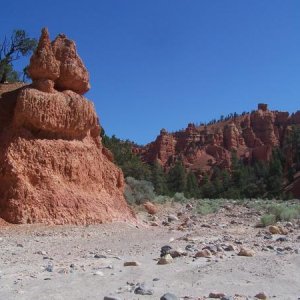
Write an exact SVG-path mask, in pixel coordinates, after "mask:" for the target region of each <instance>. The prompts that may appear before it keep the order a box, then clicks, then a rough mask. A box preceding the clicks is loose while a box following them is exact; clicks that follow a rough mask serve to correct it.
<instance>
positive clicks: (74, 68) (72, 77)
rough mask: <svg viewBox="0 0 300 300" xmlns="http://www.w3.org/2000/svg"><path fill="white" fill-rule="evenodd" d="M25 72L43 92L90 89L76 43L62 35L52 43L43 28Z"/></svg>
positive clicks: (78, 91) (87, 74)
mask: <svg viewBox="0 0 300 300" xmlns="http://www.w3.org/2000/svg"><path fill="white" fill-rule="evenodd" d="M28 73H29V75H30V77H31V78H32V80H33V81H34V84H35V87H36V88H37V89H39V90H42V91H45V92H54V89H53V87H54V86H55V88H56V89H57V90H59V91H65V90H71V91H73V92H75V93H77V94H80V95H82V94H84V93H86V92H87V91H88V90H89V89H90V83H89V73H88V71H87V69H86V67H85V66H84V64H83V62H82V60H81V58H80V57H79V56H78V54H77V50H76V45H75V43H74V42H73V41H72V40H70V39H68V38H67V37H66V36H65V35H64V34H60V35H58V37H57V38H56V39H55V40H54V41H53V42H52V43H51V41H50V38H49V33H48V30H47V29H46V28H43V29H42V35H41V38H40V40H39V44H38V47H37V50H36V51H35V53H34V54H33V56H32V57H31V59H30V65H29V68H28Z"/></svg>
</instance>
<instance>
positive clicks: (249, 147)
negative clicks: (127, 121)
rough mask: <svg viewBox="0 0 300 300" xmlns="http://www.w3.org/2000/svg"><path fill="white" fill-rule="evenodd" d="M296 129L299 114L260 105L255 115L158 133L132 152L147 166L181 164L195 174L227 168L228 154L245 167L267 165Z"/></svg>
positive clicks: (249, 114) (236, 116) (235, 116)
mask: <svg viewBox="0 0 300 300" xmlns="http://www.w3.org/2000/svg"><path fill="white" fill-rule="evenodd" d="M295 124H296V125H297V124H298V125H300V112H296V113H294V114H292V115H289V113H288V112H278V111H270V110H269V109H268V106H267V104H263V103H260V104H258V108H257V110H256V111H253V112H252V113H248V114H243V115H240V116H238V115H233V116H232V117H231V118H228V119H227V120H222V121H219V122H216V123H212V124H210V125H201V126H195V125H194V124H188V126H187V128H186V129H185V130H181V131H177V132H174V133H168V132H167V131H166V130H163V131H161V133H160V135H159V136H158V137H157V138H156V140H155V141H154V142H152V143H150V144H148V145H146V146H144V147H142V148H140V149H138V151H137V150H135V151H136V152H137V153H138V154H139V155H141V156H142V158H143V160H144V161H145V162H148V163H153V162H154V161H158V162H159V163H160V164H161V165H162V166H163V167H164V169H165V170H168V169H169V168H170V167H171V166H172V165H173V164H174V162H176V161H177V160H181V161H182V162H183V164H184V165H185V167H186V168H187V169H189V170H192V171H194V172H195V173H197V174H199V173H200V172H203V171H205V172H209V171H210V170H211V169H212V168H213V167H214V166H218V167H221V168H229V167H230V164H231V152H232V151H235V152H236V153H237V155H238V157H239V158H241V159H242V160H244V161H245V162H247V163H250V162H252V161H257V160H263V161H268V160H269V159H270V158H271V157H272V150H273V149H274V147H281V146H283V144H284V140H285V137H286V135H287V134H288V132H289V130H290V129H289V128H290V126H291V125H295Z"/></svg>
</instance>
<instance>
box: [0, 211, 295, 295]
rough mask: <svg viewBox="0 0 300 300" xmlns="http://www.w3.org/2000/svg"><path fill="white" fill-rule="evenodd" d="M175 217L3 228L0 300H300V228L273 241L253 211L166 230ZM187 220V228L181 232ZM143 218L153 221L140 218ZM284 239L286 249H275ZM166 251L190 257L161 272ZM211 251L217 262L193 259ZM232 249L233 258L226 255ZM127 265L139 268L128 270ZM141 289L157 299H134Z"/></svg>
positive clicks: (197, 220) (163, 215)
mask: <svg viewBox="0 0 300 300" xmlns="http://www.w3.org/2000/svg"><path fill="white" fill-rule="evenodd" d="M171 212H173V213H174V212H176V210H173V211H168V210H166V211H165V212H164V213H161V214H160V215H159V219H158V220H156V222H157V223H158V224H159V226H149V225H150V224H151V221H148V222H147V224H146V225H145V226H143V225H140V226H138V227H136V226H133V225H130V224H109V225H97V226H88V227H75V226H57V227H46V226H38V225H33V226H32V225H31V226H29V225H22V226H13V227H2V228H0V246H1V247H0V299H103V298H104V296H109V295H115V297H118V298H116V299H126V300H127V299H146V300H147V299H160V297H161V296H162V295H163V294H165V293H167V292H170V293H173V294H175V295H176V296H177V297H178V298H183V297H187V296H189V297H190V298H186V299H205V298H204V297H208V295H209V293H210V292H222V293H224V294H225V295H227V296H228V297H227V298H224V299H255V298H254V296H255V295H256V294H258V293H259V292H265V294H266V295H268V297H269V299H272V298H274V299H280V300H288V299H291V300H294V299H298V298H299V297H300V271H299V270H300V254H298V253H299V249H300V238H299V234H300V232H299V225H297V224H293V227H292V228H291V227H289V228H290V229H289V232H288V234H287V235H285V236H280V235H272V236H271V235H269V234H268V232H267V230H266V229H259V228H255V227H254V226H253V225H254V224H255V222H256V220H257V218H258V216H256V215H255V214H251V210H250V209H247V208H234V207H233V208H232V210H231V211H230V212H228V210H226V209H222V210H221V211H220V212H219V213H218V214H215V215H209V216H206V217H199V216H193V215H192V214H191V213H189V212H185V213H184V214H182V216H181V217H180V218H179V220H174V221H172V222H170V223H169V224H168V223H166V220H167V218H168V215H169V214H170V213H171ZM233 215H234V216H235V217H234V216H233ZM187 217H188V218H189V219H188V221H187V222H185V223H186V226H184V227H183V228H182V226H181V227H180V229H181V230H178V227H179V226H180V224H182V223H183V221H184V220H186V218H187ZM141 218H143V219H147V218H148V217H147V216H146V215H145V214H142V215H141ZM163 221H165V226H163V225H161V223H162V222H163ZM288 225H289V226H290V224H288ZM279 237H281V238H282V239H281V240H282V241H276V240H277V239H278V238H279ZM165 245H169V246H170V247H172V248H173V249H181V250H182V252H183V253H182V254H184V255H185V256H181V257H177V258H174V259H173V261H172V263H170V264H166V265H158V264H157V259H158V258H159V257H160V249H161V247H162V246H165ZM188 245H189V246H188ZM207 246H208V248H209V249H210V250H211V252H212V253H213V255H212V257H210V258H204V257H200V258H194V256H195V254H196V253H197V252H198V250H201V249H203V248H205V247H207ZM228 246H232V247H233V248H234V249H233V251H226V250H229V249H228ZM240 247H245V248H248V249H252V250H254V251H255V255H254V256H253V257H243V256H238V255H237V253H238V252H239V249H240ZM186 249H187V250H186ZM225 249H226V250H225ZM231 250H232V249H231ZM126 261H135V262H138V263H139V264H140V265H139V266H131V267H124V262H126ZM142 283H144V284H145V285H144V290H151V292H152V295H138V294H135V293H134V289H135V288H136V286H137V284H142ZM237 295H240V296H237ZM230 297H231V298H230ZM247 297H248V298H247Z"/></svg>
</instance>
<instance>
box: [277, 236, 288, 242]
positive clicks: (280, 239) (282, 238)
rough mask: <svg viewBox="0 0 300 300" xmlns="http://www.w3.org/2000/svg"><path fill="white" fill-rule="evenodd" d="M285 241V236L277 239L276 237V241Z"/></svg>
mask: <svg viewBox="0 0 300 300" xmlns="http://www.w3.org/2000/svg"><path fill="white" fill-rule="evenodd" d="M286 241H287V238H286V237H283V236H281V237H279V238H278V239H276V242H286Z"/></svg>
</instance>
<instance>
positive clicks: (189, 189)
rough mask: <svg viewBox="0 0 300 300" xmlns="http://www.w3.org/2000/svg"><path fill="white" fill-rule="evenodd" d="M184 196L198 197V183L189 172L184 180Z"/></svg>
mask: <svg viewBox="0 0 300 300" xmlns="http://www.w3.org/2000/svg"><path fill="white" fill-rule="evenodd" d="M185 195H186V197H188V198H192V197H194V198H196V197H198V195H199V186H198V181H197V178H196V176H195V174H194V173H193V172H189V173H188V175H187V178H186V188H185Z"/></svg>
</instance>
